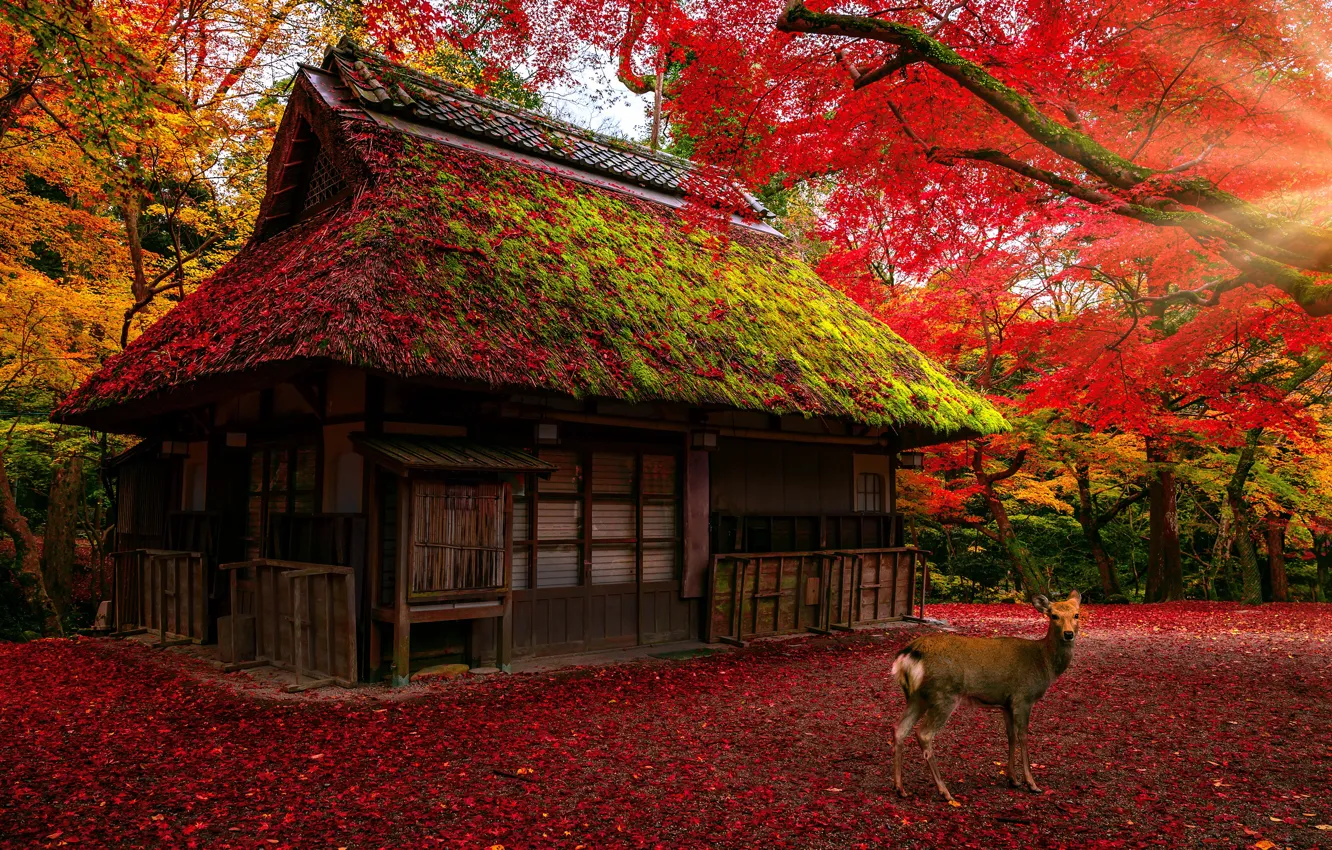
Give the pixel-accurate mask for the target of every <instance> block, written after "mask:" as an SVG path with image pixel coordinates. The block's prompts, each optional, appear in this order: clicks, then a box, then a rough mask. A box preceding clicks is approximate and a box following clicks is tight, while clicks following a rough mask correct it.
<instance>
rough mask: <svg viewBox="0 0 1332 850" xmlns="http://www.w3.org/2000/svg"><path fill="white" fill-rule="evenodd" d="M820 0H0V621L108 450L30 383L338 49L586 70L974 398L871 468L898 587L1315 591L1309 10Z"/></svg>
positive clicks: (56, 576)
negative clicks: (888, 463) (767, 216)
mask: <svg viewBox="0 0 1332 850" xmlns="http://www.w3.org/2000/svg"><path fill="white" fill-rule="evenodd" d="M829 5H830V4H811V5H810V7H809V8H806V7H805V6H803V5H796V6H794V7H789V8H788V7H784V6H783V5H782V4H781V3H779V2H767V0H764V2H756V3H747V4H735V3H727V2H721V0H541V2H534V0H500V2H480V1H479V0H91V2H90V1H89V0H53V1H52V0H0V223H3V226H0V452H3V457H2V460H3V463H2V464H0V525H3V533H4V538H5V539H4V540H3V541H0V638H14V637H19V636H21V635H25V634H26V635H27V636H32V635H34V634H39V633H42V632H43V631H45V632H47V633H50V632H53V631H61V630H65V629H69V628H74V627H77V626H80V625H86V624H87V622H88V620H89V618H90V616H91V613H92V610H93V608H94V607H95V603H96V600H97V599H98V598H100V592H101V590H100V588H101V583H102V581H103V580H104V575H105V574H104V567H103V565H104V559H105V555H106V554H107V553H106V546H107V535H106V533H105V532H106V528H107V526H108V524H109V520H108V516H109V512H110V509H111V496H112V494H111V492H110V490H109V489H108V481H107V480H106V478H105V476H104V468H105V467H104V465H105V463H106V461H107V459H108V458H110V457H112V456H114V455H115V454H116V453H117V452H119V451H122V450H123V449H125V448H127V447H128V445H129V443H128V442H127V441H126V440H125V439H124V438H122V437H117V436H115V435H106V434H100V433H91V432H89V431H87V430H85V429H79V428H73V427H66V426H58V425H54V424H51V423H50V422H49V421H48V419H47V417H48V415H49V413H50V411H51V409H52V408H53V407H54V406H55V405H56V404H57V403H58V402H59V400H60V399H61V398H62V397H63V395H64V394H65V393H67V392H68V391H69V390H71V389H72V388H73V387H74V386H76V385H77V384H78V383H79V382H80V381H81V380H82V379H83V378H84V377H85V376H86V375H88V374H89V373H90V371H92V370H94V369H96V368H97V366H98V365H99V364H100V363H101V362H103V361H104V360H105V359H106V358H108V357H110V356H112V355H114V354H116V353H117V352H119V351H120V350H121V349H122V348H123V347H124V346H125V345H126V344H127V342H128V341H129V340H132V339H133V338H134V337H135V336H136V335H137V334H138V333H139V332H141V330H142V329H143V328H144V327H146V326H147V325H148V324H150V323H151V322H152V321H154V320H155V319H156V318H158V317H160V316H161V315H162V314H163V313H164V312H165V311H166V310H169V309H170V308H171V307H172V306H173V305H174V304H176V303H178V302H179V301H180V299H182V298H184V297H186V296H187V295H188V294H189V293H190V292H191V291H192V290H193V289H194V288H195V287H196V286H198V285H199V283H200V282H201V281H203V280H204V279H206V278H207V277H208V275H209V274H210V273H211V272H212V271H213V270H214V269H216V268H217V267H218V266H220V265H221V264H222V263H224V262H226V260H227V259H228V258H229V257H231V256H232V255H233V254H234V253H235V252H236V251H238V250H239V249H240V248H241V247H242V246H243V245H244V244H245V242H246V240H247V239H248V237H249V234H250V232H251V230H252V228H253V224H254V218H255V215H256V212H257V209H258V205H259V202H260V200H261V198H262V195H263V191H264V170H265V164H266V156H267V153H268V149H269V147H270V145H271V142H272V139H273V134H274V131H275V129H276V127H277V124H278V122H279V120H280V118H281V114H282V109H283V106H284V103H285V98H286V95H287V93H288V90H289V83H290V80H291V77H292V74H293V73H294V70H295V67H296V62H297V61H306V62H313V63H318V62H319V61H320V58H321V56H322V53H323V50H324V49H325V47H326V46H328V45H330V44H332V43H335V42H336V41H337V40H338V39H339V38H340V37H342V36H343V35H351V36H352V37H354V38H356V39H358V40H359V41H360V42H362V43H363V44H364V45H366V46H368V47H371V48H373V49H377V50H380V51H383V52H385V53H388V54H390V55H392V56H393V57H394V58H397V59H401V60H403V61H407V62H409V63H411V64H414V65H416V66H417V67H420V68H422V69H423V70H427V71H429V72H431V73H435V74H438V75H441V76H443V77H445V78H447V79H449V80H451V81H454V82H456V83H459V84H461V85H464V86H467V87H469V88H472V89H475V90H477V91H479V92H481V93H484V94H487V95H489V96H491V97H497V98H501V99H505V100H509V101H511V102H514V103H517V104H519V105H522V106H524V107H527V108H536V109H543V108H544V109H547V110H548V111H550V110H552V109H553V108H554V107H553V105H552V104H551V103H549V102H547V101H546V99H545V98H543V92H548V91H549V90H550V88H551V87H552V86H557V85H569V84H570V83H571V82H572V81H576V79H577V77H578V75H579V74H580V73H581V72H584V71H586V69H587V68H589V67H591V66H593V65H597V64H600V65H606V64H607V63H610V64H612V65H613V66H614V67H617V68H618V76H619V80H620V82H621V83H622V84H623V85H624V86H625V87H627V88H628V89H629V90H630V91H633V92H637V93H640V94H644V93H646V94H650V95H651V99H652V107H651V108H650V110H649V111H648V113H647V114H646V115H645V120H644V127H645V128H646V130H645V132H644V138H642V139H634V141H639V142H643V143H647V144H651V145H653V146H657V147H660V148H663V149H665V150H666V151H668V152H670V153H674V154H676V155H680V156H685V157H689V158H692V159H695V160H698V161H706V162H710V163H713V164H716V165H719V166H722V167H724V168H726V169H728V170H729V171H731V172H732V173H733V174H734V175H735V177H736V179H737V180H739V181H740V182H741V183H743V184H744V185H746V186H748V187H750V188H751V190H753V191H754V192H755V194H756V195H758V197H760V198H761V199H762V200H763V201H764V203H765V204H766V205H767V206H768V208H769V209H770V210H771V212H772V214H773V216H774V219H775V221H774V223H775V224H776V225H777V226H778V227H779V228H780V229H782V230H783V231H784V232H786V233H787V234H788V235H789V236H790V237H791V240H792V249H793V250H797V251H800V252H801V253H802V254H804V256H805V257H806V258H807V259H808V260H809V261H810V262H811V263H813V264H815V265H816V266H817V267H818V268H819V270H820V271H821V273H822V274H823V275H824V276H825V278H826V279H827V280H828V282H829V283H830V284H831V285H833V286H836V287H838V288H840V289H842V290H843V291H845V292H847V293H848V294H849V295H850V296H851V297H853V298H854V299H856V300H857V301H858V302H859V303H861V304H862V305H863V306H864V307H865V309H867V310H869V311H871V312H872V313H874V314H875V315H877V316H879V317H880V318H882V319H883V320H884V321H885V322H887V323H888V324H889V325H891V326H892V327H893V328H894V329H895V330H896V331H897V332H898V333H900V334H902V335H903V336H904V337H906V338H907V339H908V340H910V341H911V342H912V343H913V344H915V345H916V346H917V347H919V348H920V349H921V350H923V351H925V352H927V353H928V354H929V355H931V356H932V357H934V358H936V359H938V360H939V361H940V362H942V363H944V364H945V365H946V366H947V367H949V368H950V369H951V370H952V371H953V372H954V374H955V375H956V376H957V377H958V378H959V379H960V380H962V381H965V382H966V383H968V384H970V385H971V386H973V387H975V388H977V389H979V390H981V391H983V392H984V393H986V394H987V395H988V396H989V397H991V398H992V399H993V400H994V401H995V402H996V404H998V405H1000V406H1001V408H1002V409H1003V410H1004V412H1005V414H1006V415H1007V416H1008V417H1009V419H1010V421H1011V422H1012V423H1013V425H1014V428H1013V431H1012V432H1011V433H1008V434H1004V435H1001V436H998V437H994V438H990V439H987V440H982V441H973V442H969V443H960V444H954V445H950V446H947V447H942V448H940V449H938V450H935V451H932V452H930V453H928V455H927V457H926V463H925V468H924V469H923V470H922V471H920V472H908V473H904V475H903V480H902V486H903V500H902V509H903V511H904V513H906V514H907V515H908V527H909V534H910V537H911V541H912V542H913V543H916V544H917V545H919V546H921V547H923V548H925V549H928V550H929V551H930V552H931V556H930V557H931V588H930V592H929V596H930V598H931V599H936V600H938V599H954V600H963V601H997V600H1014V599H1018V598H1022V597H1024V596H1027V595H1029V594H1031V593H1035V592H1043V591H1045V590H1049V589H1050V588H1052V587H1055V588H1060V589H1069V588H1078V589H1079V590H1081V591H1082V592H1083V594H1084V596H1085V597H1088V598H1090V599H1093V600H1099V601H1120V602H1154V601H1164V600H1172V599H1183V598H1189V599H1224V600H1239V601H1245V602H1250V603H1258V602H1261V601H1265V600H1266V601H1301V600H1319V601H1326V599H1327V594H1328V593H1329V592H1330V591H1332V573H1330V572H1329V570H1330V569H1332V447H1329V442H1328V439H1327V438H1328V436H1329V434H1332V417H1330V416H1329V413H1328V401H1329V394H1332V368H1329V366H1328V354H1327V352H1332V340H1329V336H1330V335H1332V318H1329V317H1328V314H1330V313H1332V283H1329V280H1330V278H1329V272H1332V230H1330V229H1329V222H1330V221H1332V191H1330V190H1329V178H1330V177H1332V98H1330V97H1329V91H1328V77H1329V73H1332V49H1330V46H1332V38H1330V37H1329V36H1332V23H1329V22H1332V6H1330V5H1329V4H1328V3H1327V2H1325V0H1324V2H1318V1H1317V0H1315V2H1306V0H1272V1H1271V2H1233V0H1191V1H1190V2H1180V1H1179V0H1144V2H1131V1H1125V0H1114V2H1110V3H1093V2H1088V0H1070V2H1065V3H1057V4H1050V3H1039V2H1020V0H1004V2H989V0H944V2H934V0H927V2H923V3H907V4H905V5H901V6H896V7H893V8H891V9H887V10H884V9H877V8H871V7H857V6H856V5H854V4H848V3H842V4H836V11H837V12H839V13H840V14H828V13H827V12H828V8H829ZM39 584H45V585H47V586H49V589H50V590H49V593H50V596H51V597H52V604H53V606H54V608H55V613H56V616H55V617H51V616H50V615H49V614H48V613H43V606H42V605H34V604H33V597H34V593H35V592H36V591H35V588H36V587H37V585H39Z"/></svg>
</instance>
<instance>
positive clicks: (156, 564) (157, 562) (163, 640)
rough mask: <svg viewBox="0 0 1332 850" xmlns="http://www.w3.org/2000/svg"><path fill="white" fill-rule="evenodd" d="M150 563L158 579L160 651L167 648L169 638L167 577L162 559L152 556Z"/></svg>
mask: <svg viewBox="0 0 1332 850" xmlns="http://www.w3.org/2000/svg"><path fill="white" fill-rule="evenodd" d="M148 563H149V565H150V566H149V571H150V572H152V573H153V575H155V576H156V577H157V593H158V597H157V598H158V608H157V633H158V636H159V637H158V640H159V642H158V649H162V648H163V647H165V646H166V645H167V637H166V636H167V632H166V621H167V616H166V605H167V601H166V599H167V592H166V575H165V574H164V572H163V570H162V561H161V559H160V558H153V557H151V556H150V557H149V559H148Z"/></svg>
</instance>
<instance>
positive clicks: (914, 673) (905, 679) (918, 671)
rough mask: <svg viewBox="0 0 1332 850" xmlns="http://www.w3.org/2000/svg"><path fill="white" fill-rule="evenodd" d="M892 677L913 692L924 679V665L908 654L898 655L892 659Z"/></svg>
mask: <svg viewBox="0 0 1332 850" xmlns="http://www.w3.org/2000/svg"><path fill="white" fill-rule="evenodd" d="M893 677H894V678H896V679H897V681H898V682H900V683H902V684H903V685H905V686H906V689H907V690H908V691H910V692H914V691H916V690H918V689H919V688H920V683H921V682H922V681H924V680H925V665H924V663H922V662H921V661H920V660H919V659H917V658H912V657H911V656H910V655H899V656H897V658H896V659H894V660H893Z"/></svg>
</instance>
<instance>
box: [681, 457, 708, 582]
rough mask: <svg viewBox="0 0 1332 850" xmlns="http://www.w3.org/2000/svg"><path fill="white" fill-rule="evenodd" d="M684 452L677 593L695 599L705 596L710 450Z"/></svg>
mask: <svg viewBox="0 0 1332 850" xmlns="http://www.w3.org/2000/svg"><path fill="white" fill-rule="evenodd" d="M684 455H685V470H684V473H685V474H684V570H683V581H682V582H681V584H680V596H681V597H682V598H684V599H698V598H700V597H702V596H704V590H705V588H704V586H703V585H704V584H705V583H706V580H707V577H708V556H709V552H708V548H709V547H708V514H709V513H710V511H711V504H710V500H711V482H710V480H709V475H710V472H709V454H708V452H705V451H700V450H697V449H691V448H686V449H685V453H684Z"/></svg>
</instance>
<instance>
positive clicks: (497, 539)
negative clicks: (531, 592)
mask: <svg viewBox="0 0 1332 850" xmlns="http://www.w3.org/2000/svg"><path fill="white" fill-rule="evenodd" d="M412 495H413V501H414V502H415V505H414V507H415V510H414V511H413V512H412V526H413V534H412V595H413V596H418V597H419V596H430V595H434V594H439V593H447V592H450V591H457V590H485V589H490V588H501V587H504V586H505V585H506V577H505V575H504V550H505V534H506V531H507V530H506V529H505V516H504V514H505V502H506V498H505V485H503V484H451V483H448V482H444V481H415V482H413V484H412Z"/></svg>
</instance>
